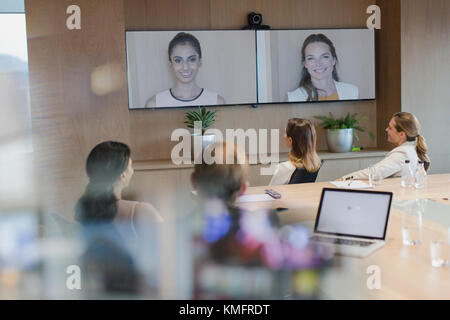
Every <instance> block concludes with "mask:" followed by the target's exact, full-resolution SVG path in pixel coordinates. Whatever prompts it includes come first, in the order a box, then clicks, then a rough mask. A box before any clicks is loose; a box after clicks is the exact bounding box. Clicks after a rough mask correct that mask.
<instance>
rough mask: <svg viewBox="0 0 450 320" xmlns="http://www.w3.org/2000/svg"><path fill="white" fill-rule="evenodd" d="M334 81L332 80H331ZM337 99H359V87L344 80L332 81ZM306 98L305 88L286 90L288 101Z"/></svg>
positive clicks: (304, 99)
mask: <svg viewBox="0 0 450 320" xmlns="http://www.w3.org/2000/svg"><path fill="white" fill-rule="evenodd" d="M333 81H334V80H333ZM334 85H335V86H336V90H337V94H338V96H339V100H356V99H359V89H358V87H357V86H355V85H353V84H349V83H344V82H337V81H334ZM306 100H308V93H307V92H306V90H305V88H303V87H299V88H297V89H295V90H294V91H291V92H288V101H289V102H294V101H306Z"/></svg>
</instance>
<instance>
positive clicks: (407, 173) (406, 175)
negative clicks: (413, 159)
mask: <svg viewBox="0 0 450 320" xmlns="http://www.w3.org/2000/svg"><path fill="white" fill-rule="evenodd" d="M413 185H414V173H413V170H412V168H411V163H409V162H408V163H406V162H405V163H404V165H403V169H402V187H403V188H409V187H412V186H413Z"/></svg>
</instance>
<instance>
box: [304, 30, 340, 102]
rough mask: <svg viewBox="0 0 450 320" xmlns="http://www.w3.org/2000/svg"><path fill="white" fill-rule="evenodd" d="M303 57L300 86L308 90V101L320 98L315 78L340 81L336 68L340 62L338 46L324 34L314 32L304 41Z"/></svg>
mask: <svg viewBox="0 0 450 320" xmlns="http://www.w3.org/2000/svg"><path fill="white" fill-rule="evenodd" d="M301 58H302V71H301V80H300V87H303V88H305V90H306V91H307V93H308V101H315V100H318V93H317V88H315V87H314V85H313V80H317V81H319V80H325V79H330V80H331V79H333V80H335V81H338V79H339V77H338V74H337V70H336V64H337V62H338V58H337V55H336V48H335V47H334V45H333V43H332V42H331V40H330V39H328V38H327V36H325V35H324V34H322V33H319V34H312V35H310V36H308V37H307V38H306V39H305V41H304V42H303V46H302V49H301Z"/></svg>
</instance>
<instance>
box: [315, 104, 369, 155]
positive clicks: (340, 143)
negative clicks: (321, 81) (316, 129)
mask: <svg viewBox="0 0 450 320" xmlns="http://www.w3.org/2000/svg"><path fill="white" fill-rule="evenodd" d="M356 116H357V113H354V114H350V112H349V113H347V115H346V116H345V117H342V118H335V117H334V116H333V114H332V113H331V112H330V116H314V118H316V119H318V120H321V121H322V122H321V123H320V127H321V128H323V129H325V130H326V133H327V144H328V149H329V150H330V151H331V152H349V151H351V150H352V147H353V138H355V139H356V140H357V141H359V136H358V133H357V131H359V132H364V131H366V128H364V127H362V126H361V125H360V122H361V121H362V120H364V119H366V115H365V114H363V115H362V116H361V117H360V118H359V119H358V118H357V117H356ZM367 133H368V134H369V136H370V138H371V139H372V140H375V136H374V134H373V132H372V131H370V130H367Z"/></svg>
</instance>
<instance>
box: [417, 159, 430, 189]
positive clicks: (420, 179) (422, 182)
mask: <svg viewBox="0 0 450 320" xmlns="http://www.w3.org/2000/svg"><path fill="white" fill-rule="evenodd" d="M414 185H415V187H416V188H417V189H422V188H425V187H426V186H427V172H426V171H425V167H424V163H423V161H422V160H420V161H419V165H418V166H417V172H416V182H415V184H414Z"/></svg>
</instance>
